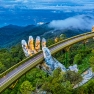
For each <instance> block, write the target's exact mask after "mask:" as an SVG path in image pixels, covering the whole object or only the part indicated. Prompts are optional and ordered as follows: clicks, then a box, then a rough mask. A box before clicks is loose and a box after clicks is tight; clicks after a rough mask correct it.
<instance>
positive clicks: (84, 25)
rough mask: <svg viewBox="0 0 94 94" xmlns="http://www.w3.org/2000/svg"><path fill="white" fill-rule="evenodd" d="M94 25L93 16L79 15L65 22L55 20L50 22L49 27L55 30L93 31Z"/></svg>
mask: <svg viewBox="0 0 94 94" xmlns="http://www.w3.org/2000/svg"><path fill="white" fill-rule="evenodd" d="M89 17H92V19H90V18H89ZM93 25H94V17H93V16H86V15H79V16H75V17H70V18H67V19H65V20H53V21H52V22H50V24H49V27H51V28H55V29H59V30H60V29H67V28H75V29H78V28H79V29H82V30H83V29H89V30H90V29H91V27H92V26H93Z"/></svg>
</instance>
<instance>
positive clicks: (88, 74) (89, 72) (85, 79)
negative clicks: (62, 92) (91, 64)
mask: <svg viewBox="0 0 94 94" xmlns="http://www.w3.org/2000/svg"><path fill="white" fill-rule="evenodd" d="M81 76H82V77H83V80H82V82H80V83H79V84H77V85H75V86H74V88H77V87H79V86H81V85H83V84H85V83H87V82H88V81H89V80H90V79H92V78H93V77H94V73H93V72H92V70H91V68H89V69H87V70H86V71H85V72H83V73H82V75H81Z"/></svg>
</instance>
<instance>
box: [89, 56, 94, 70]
mask: <svg viewBox="0 0 94 94" xmlns="http://www.w3.org/2000/svg"><path fill="white" fill-rule="evenodd" d="M89 61H90V65H91V67H92V71H93V72H94V56H91V57H90V59H89Z"/></svg>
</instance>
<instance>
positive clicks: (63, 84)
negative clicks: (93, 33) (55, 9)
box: [0, 36, 94, 94]
mask: <svg viewBox="0 0 94 94" xmlns="http://www.w3.org/2000/svg"><path fill="white" fill-rule="evenodd" d="M63 38H65V36H63ZM63 38H61V37H58V38H57V42H58V41H60V40H62V39H63ZM53 43H55V42H54V39H49V40H47V46H50V45H52V44H53ZM53 57H55V58H56V59H57V60H58V61H59V62H61V63H62V64H64V65H65V66H66V67H68V66H70V65H73V64H77V65H78V69H79V71H78V73H75V72H73V71H67V72H66V73H64V72H62V71H61V69H60V68H57V69H56V70H54V71H53V74H52V75H49V74H48V73H46V72H44V71H43V70H40V69H38V68H33V69H31V70H30V71H29V72H27V73H26V74H25V75H23V76H22V77H21V78H20V79H19V80H17V81H16V82H15V83H13V84H12V85H11V86H10V87H9V88H7V89H6V90H5V91H4V92H2V94H94V79H92V80H90V81H89V82H88V83H86V84H85V85H83V86H81V87H78V88H77V89H73V87H74V86H75V85H76V84H77V83H79V82H80V81H82V77H81V75H80V74H81V73H82V72H83V71H85V70H86V69H87V68H89V67H92V69H93V70H94V40H93V39H89V40H88V42H87V43H84V42H79V43H77V44H74V45H72V46H71V47H70V49H69V50H68V51H66V50H65V49H63V50H62V51H60V52H58V53H56V54H55V55H53ZM24 58H26V57H25V56H24V53H23V51H22V48H21V45H20V44H18V45H16V46H14V47H12V48H10V49H1V50H0V73H2V72H4V71H5V70H7V69H8V68H10V67H11V66H13V65H15V64H17V63H18V62H20V61H21V60H23V59H24Z"/></svg>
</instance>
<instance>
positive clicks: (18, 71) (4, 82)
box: [0, 32, 94, 92]
mask: <svg viewBox="0 0 94 94" xmlns="http://www.w3.org/2000/svg"><path fill="white" fill-rule="evenodd" d="M92 37H94V33H93V32H89V33H84V34H80V35H77V36H74V37H71V38H68V39H66V40H64V41H60V42H59V43H56V44H54V45H52V46H51V47H49V48H50V51H51V54H54V53H56V52H58V51H60V50H62V49H64V48H66V47H68V46H71V45H73V44H75V43H77V42H80V41H83V40H86V39H89V38H92ZM43 60H44V58H43V53H42V51H41V52H39V53H38V54H36V55H35V56H34V57H31V58H30V59H29V60H28V61H25V62H24V63H23V64H22V65H20V66H18V67H17V68H15V69H14V70H12V71H11V72H9V73H8V74H6V75H5V76H3V77H2V78H0V92H2V91H3V90H5V89H6V88H7V87H8V86H9V85H11V84H12V83H13V82H15V81H16V80H17V79H19V78H20V77H21V76H22V75H24V74H25V73H26V72H28V71H29V70H30V69H32V68H34V67H35V66H36V65H38V64H39V63H41V62H42V61H43Z"/></svg>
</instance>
